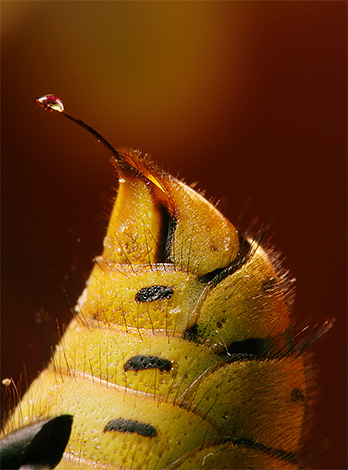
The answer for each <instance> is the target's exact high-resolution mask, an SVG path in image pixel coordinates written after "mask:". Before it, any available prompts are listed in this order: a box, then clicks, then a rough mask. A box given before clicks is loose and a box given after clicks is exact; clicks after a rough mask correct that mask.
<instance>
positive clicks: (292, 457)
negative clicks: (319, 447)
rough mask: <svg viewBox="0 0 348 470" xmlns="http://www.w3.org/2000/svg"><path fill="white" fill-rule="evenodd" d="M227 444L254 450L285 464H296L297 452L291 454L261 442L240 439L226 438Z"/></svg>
mask: <svg viewBox="0 0 348 470" xmlns="http://www.w3.org/2000/svg"><path fill="white" fill-rule="evenodd" d="M226 442H232V443H233V444H234V445H237V446H241V447H245V448H246V449H254V450H257V451H260V452H263V453H264V454H267V455H270V456H271V457H276V458H278V459H280V460H283V461H285V462H289V463H291V464H296V453H295V452H289V451H286V450H283V449H279V448H275V447H267V446H265V445H263V444H261V443H259V442H255V441H253V440H252V439H243V438H241V439H238V438H232V437H229V438H226Z"/></svg>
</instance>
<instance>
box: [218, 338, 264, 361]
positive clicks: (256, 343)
mask: <svg viewBox="0 0 348 470" xmlns="http://www.w3.org/2000/svg"><path fill="white" fill-rule="evenodd" d="M270 352H271V348H270V344H269V342H268V341H266V340H265V339H263V338H247V339H245V340H243V341H233V342H232V343H231V344H229V345H228V346H227V351H226V350H225V349H224V350H223V351H222V352H221V353H220V354H219V355H220V356H223V357H225V356H227V355H232V358H231V359H232V360H243V359H258V358H261V357H265V356H267V355H268V354H269V353H270Z"/></svg>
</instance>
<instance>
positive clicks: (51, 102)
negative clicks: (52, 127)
mask: <svg viewBox="0 0 348 470" xmlns="http://www.w3.org/2000/svg"><path fill="white" fill-rule="evenodd" d="M35 101H36V103H37V104H38V105H39V106H41V108H43V109H44V110H45V111H58V112H59V113H61V112H62V111H64V105H63V102H62V100H61V99H60V98H58V97H57V96H55V95H51V94H47V95H43V96H41V98H38V99H37V100H35Z"/></svg>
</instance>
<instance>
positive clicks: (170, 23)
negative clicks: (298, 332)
mask: <svg viewBox="0 0 348 470" xmlns="http://www.w3.org/2000/svg"><path fill="white" fill-rule="evenodd" d="M1 21H2V24H1V33H2V39H1V41H2V43H1V46H2V64H1V65H2V86H1V91H2V366H1V367H2V368H1V378H2V379H3V378H5V377H9V376H12V377H13V378H14V380H15V381H18V380H19V378H20V375H21V374H22V375H23V371H24V367H23V365H24V364H25V366H26V369H27V376H28V380H29V381H30V380H32V378H33V377H34V376H35V374H36V371H37V370H38V369H40V368H41V367H42V366H43V361H44V360H45V358H46V357H47V352H48V351H49V345H50V344H51V341H53V340H54V339H55V333H54V332H55V330H56V326H55V322H56V318H58V319H59V324H60V326H61V325H62V324H63V323H64V322H65V323H66V322H67V321H68V319H69V302H70V303H71V304H72V305H73V304H74V303H75V301H76V298H77V297H78V295H79V294H80V292H81V291H82V288H83V286H84V282H85V280H86V277H87V275H88V270H89V269H90V268H91V266H92V255H96V254H98V253H100V251H101V244H102V238H103V234H104V230H105V224H106V222H105V218H103V217H102V214H103V212H104V213H105V212H107V210H106V208H107V207H108V203H107V199H108V198H109V197H110V196H112V195H113V191H112V186H113V185H114V184H115V177H114V174H113V170H112V169H111V166H110V164H109V162H108V154H107V152H106V151H105V150H104V148H103V147H102V146H100V145H98V144H97V143H96V142H95V141H94V140H93V138H92V137H90V136H88V135H87V134H86V133H85V132H84V131H83V130H81V129H79V128H77V127H76V126H74V125H73V124H72V123H70V122H69V121H67V120H65V119H63V118H61V117H59V116H57V115H54V114H48V113H44V112H42V111H41V110H40V109H39V108H38V107H37V106H35V105H34V104H33V103H32V102H31V101H30V100H31V99H32V98H37V97H39V96H41V95H42V94H44V93H48V92H50V93H55V94H57V95H58V96H59V97H60V98H62V100H63V101H64V103H65V106H66V109H67V111H68V112H71V114H73V115H75V116H77V117H81V118H82V119H84V120H85V121H87V122H88V123H90V124H92V125H93V126H95V127H96V128H97V129H99V130H100V131H101V132H102V133H103V134H104V135H105V136H107V137H108V138H109V139H110V140H111V141H112V142H113V143H114V145H116V146H121V145H125V146H131V147H133V148H140V149H142V150H143V151H144V152H147V153H150V154H151V155H152V157H153V159H154V160H155V161H157V162H158V163H159V164H161V165H163V166H164V168H165V169H167V170H170V171H172V172H173V173H174V174H178V173H179V174H180V176H182V177H183V178H184V179H185V181H187V182H189V183H191V182H193V181H199V187H200V188H202V189H206V190H207V195H208V196H209V197H211V196H215V197H217V198H219V199H222V202H223V203H222V204H221V206H220V207H221V208H222V210H223V211H224V213H225V214H226V215H227V216H228V217H229V218H230V220H231V221H233V222H236V221H238V220H240V215H241V214H242V215H243V217H242V220H241V222H240V223H239V227H241V228H242V229H245V228H248V226H249V224H250V221H251V220H252V219H254V218H255V217H258V219H259V221H260V223H261V222H268V221H269V220H270V219H271V218H273V222H272V225H271V228H270V231H269V234H270V235H272V242H273V243H274V244H275V245H276V246H277V248H278V249H279V250H281V252H282V253H283V255H284V256H285V257H286V261H285V266H286V267H287V268H289V269H290V270H291V272H292V274H293V275H294V276H295V277H296V278H297V298H296V304H295V319H296V321H297V324H298V325H299V326H300V325H305V324H306V323H307V322H310V323H311V324H316V323H319V324H321V323H323V322H324V321H325V319H327V318H332V317H336V324H335V327H334V328H333V329H332V330H331V331H330V332H329V333H328V334H327V335H326V336H325V337H324V338H322V340H321V341H319V342H318V343H316V344H315V346H314V347H313V348H312V350H313V351H314V353H315V356H314V362H315V363H317V364H319V367H320V376H319V380H318V385H317V389H318V391H319V393H320V400H319V402H318V404H317V408H316V415H317V416H316V419H315V421H314V427H313V430H312V434H313V436H314V442H316V443H317V444H319V445H321V444H322V443H324V446H326V445H327V450H326V451H323V452H321V453H319V454H318V455H317V456H315V457H314V459H313V464H312V467H313V468H318V469H319V468H320V469H339V468H342V469H343V468H347V461H346V437H347V436H346V398H347V394H346V383H347V382H346V371H347V364H346V358H347V355H346V343H347V329H346V314H347V312H346V306H347V305H346V302H347V298H346V282H347V279H346V261H347V253H346V215H347V208H346V124H347V123H346V80H347V76H346V61H347V60H346V57H347V51H346V3H345V2H335V1H329V2H325V1H323V2H263V1H258V2H31V1H26V2H12V1H2V2H1ZM77 237H80V238H81V240H82V243H83V245H84V246H85V247H86V248H84V246H82V244H79V243H78V242H77ZM91 254H92V255H91ZM43 312H47V313H48V315H49V319H48V320H47V319H46V318H45V317H46V316H47V315H46V314H45V313H43Z"/></svg>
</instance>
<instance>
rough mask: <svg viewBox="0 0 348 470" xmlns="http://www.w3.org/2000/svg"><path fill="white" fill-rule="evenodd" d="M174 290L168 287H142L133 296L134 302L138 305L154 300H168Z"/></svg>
mask: <svg viewBox="0 0 348 470" xmlns="http://www.w3.org/2000/svg"><path fill="white" fill-rule="evenodd" d="M173 294H174V290H173V289H172V288H171V287H168V286H150V287H143V288H142V289H140V290H138V292H137V293H136V294H135V300H136V301H137V302H139V303H144V302H153V301H154V300H164V299H170V298H171V296H172V295H173Z"/></svg>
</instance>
